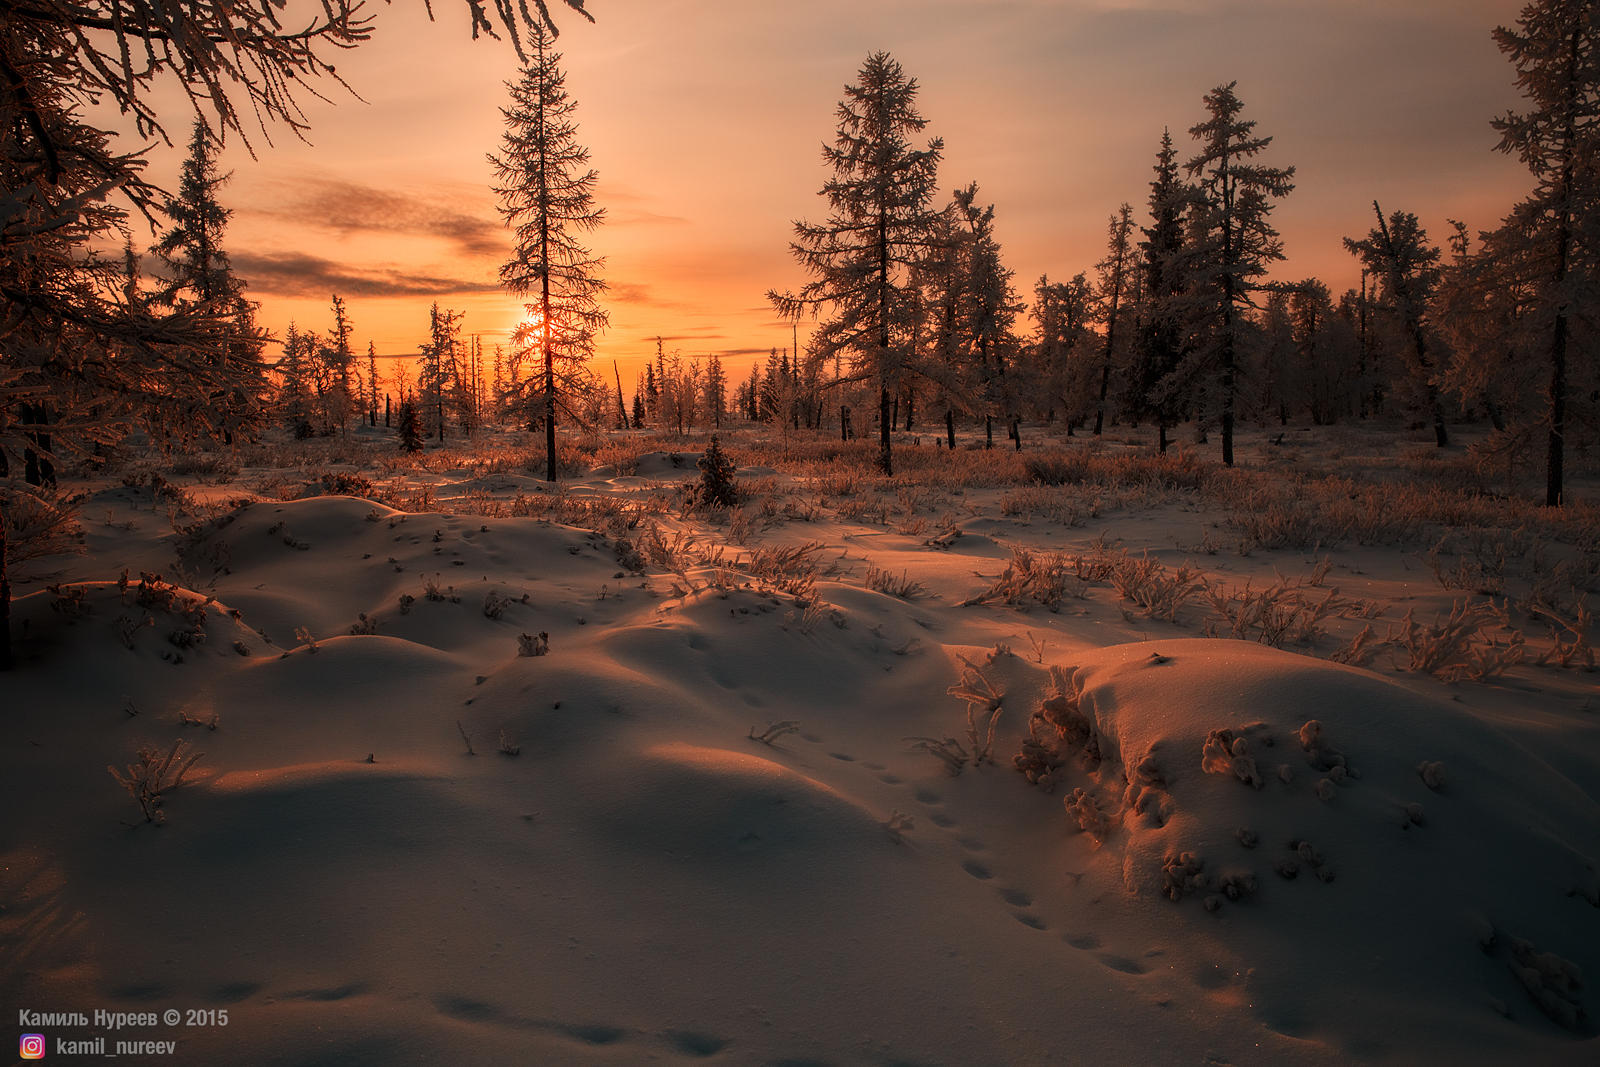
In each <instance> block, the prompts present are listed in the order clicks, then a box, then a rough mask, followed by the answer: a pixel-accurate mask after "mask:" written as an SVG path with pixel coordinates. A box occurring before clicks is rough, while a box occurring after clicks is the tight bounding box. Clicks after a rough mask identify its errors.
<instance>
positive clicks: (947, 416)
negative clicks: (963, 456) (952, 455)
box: [944, 408, 956, 452]
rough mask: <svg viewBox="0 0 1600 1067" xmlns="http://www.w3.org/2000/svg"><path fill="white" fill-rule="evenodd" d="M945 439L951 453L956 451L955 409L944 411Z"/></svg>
mask: <svg viewBox="0 0 1600 1067" xmlns="http://www.w3.org/2000/svg"><path fill="white" fill-rule="evenodd" d="M944 439H945V443H946V444H948V445H949V446H950V451H952V452H954V451H955V450H956V413H955V409H954V408H945V409H944Z"/></svg>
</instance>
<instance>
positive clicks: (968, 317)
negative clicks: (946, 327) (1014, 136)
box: [948, 182, 1023, 447]
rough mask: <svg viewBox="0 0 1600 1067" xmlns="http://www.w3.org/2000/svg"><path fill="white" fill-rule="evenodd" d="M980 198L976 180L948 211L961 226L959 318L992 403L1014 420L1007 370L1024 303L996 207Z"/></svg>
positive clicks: (959, 193) (996, 410)
mask: <svg viewBox="0 0 1600 1067" xmlns="http://www.w3.org/2000/svg"><path fill="white" fill-rule="evenodd" d="M977 196H978V183H977V182H971V183H969V184H968V185H967V186H966V188H964V189H957V190H956V192H955V195H954V197H953V199H952V201H951V204H950V207H949V209H948V212H949V214H951V215H953V216H954V218H955V219H956V220H957V225H958V226H959V227H960V228H961V230H962V239H961V240H960V241H959V242H958V243H957V245H956V261H955V269H956V271H957V272H959V274H960V275H961V280H960V281H959V282H958V283H957V295H956V298H955V299H956V308H957V314H956V318H957V322H958V324H959V326H958V329H959V331H960V333H961V334H962V335H963V336H962V340H963V342H964V343H965V345H966V347H967V350H968V352H969V358H970V359H972V360H973V361H974V362H975V364H976V367H977V372H978V380H979V381H980V382H981V383H982V392H983V396H984V398H985V400H986V401H987V406H988V407H989V408H990V409H991V411H992V412H994V413H998V414H1004V415H1006V416H1008V417H1011V418H1013V419H1014V418H1015V413H1016V405H1017V386H1016V383H1015V382H1014V381H1010V380H1008V379H1007V377H1006V369H1007V364H1008V363H1009V362H1010V358H1011V356H1012V355H1013V354H1014V352H1015V349H1016V347H1017V338H1016V333H1015V324H1016V317H1017V312H1018V311H1020V310H1021V309H1022V307H1023V305H1021V304H1019V303H1018V302H1017V298H1016V293H1015V291H1014V290H1013V289H1012V286H1011V279H1012V278H1013V277H1014V276H1015V275H1014V273H1013V272H1012V271H1011V270H1008V269H1007V268H1006V266H1005V265H1004V264H1003V263H1002V262H1001V260H1000V242H999V241H998V240H996V239H995V236H994V205H993V204H991V205H989V206H988V207H985V208H979V207H978V206H977V203H976V200H977ZM1012 378H1015V375H1012ZM1019 447H1020V442H1019Z"/></svg>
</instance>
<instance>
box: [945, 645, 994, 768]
mask: <svg viewBox="0 0 1600 1067" xmlns="http://www.w3.org/2000/svg"><path fill="white" fill-rule="evenodd" d="M956 658H957V659H959V660H961V662H962V664H963V665H964V666H963V669H962V671H961V680H960V681H959V682H957V683H956V684H955V685H953V686H951V687H950V688H949V689H947V690H945V692H947V693H949V694H950V695H951V696H953V697H959V698H960V699H962V700H965V701H966V702H967V740H968V741H969V742H971V744H972V762H973V763H974V764H982V763H985V762H988V763H993V762H994V732H995V727H996V726H997V725H998V724H999V722H1000V714H1001V712H1002V711H1004V710H1005V694H1004V693H1003V692H1001V691H1000V690H998V689H996V688H995V687H994V685H993V683H991V682H990V681H989V678H988V676H987V675H985V674H984V673H983V669H982V668H980V667H979V666H978V665H977V664H976V663H973V662H972V661H971V660H969V659H967V658H966V657H965V656H958V657H956ZM981 713H987V714H988V716H989V724H988V729H987V732H986V733H985V731H984V729H983V728H982V727H981V726H980V725H979V719H980V714H981ZM980 735H982V736H980Z"/></svg>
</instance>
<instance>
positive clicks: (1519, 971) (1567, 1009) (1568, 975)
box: [1511, 937, 1588, 1030]
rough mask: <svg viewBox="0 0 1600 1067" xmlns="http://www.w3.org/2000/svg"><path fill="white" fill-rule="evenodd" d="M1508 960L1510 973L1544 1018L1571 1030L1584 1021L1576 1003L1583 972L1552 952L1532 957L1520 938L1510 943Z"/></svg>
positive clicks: (1531, 952)
mask: <svg viewBox="0 0 1600 1067" xmlns="http://www.w3.org/2000/svg"><path fill="white" fill-rule="evenodd" d="M1511 956H1512V958H1513V959H1514V960H1515V961H1516V963H1515V964H1514V965H1513V966H1512V968H1511V970H1512V973H1513V974H1515V975H1516V976H1517V977H1518V978H1519V979H1521V980H1522V986H1523V988H1524V989H1526V990H1527V991H1528V995H1529V996H1531V997H1533V999H1534V1002H1535V1003H1536V1004H1538V1005H1539V1008H1540V1010H1542V1011H1543V1012H1544V1013H1545V1014H1546V1015H1548V1016H1550V1018H1552V1019H1554V1020H1555V1021H1556V1022H1558V1023H1560V1024H1561V1025H1562V1026H1565V1027H1567V1028H1568V1029H1572V1030H1576V1029H1577V1028H1578V1025H1579V1023H1581V1022H1582V1021H1583V1020H1584V1019H1587V1018H1588V1012H1586V1011H1584V1008H1583V1004H1582V1003H1580V1002H1579V1000H1578V994H1579V992H1581V991H1582V989H1583V971H1582V970H1580V969H1579V967H1578V965H1577V964H1576V963H1573V962H1572V961H1571V960H1566V959H1562V958H1561V957H1560V956H1558V955H1556V954H1555V953H1554V952H1543V953H1535V952H1534V951H1533V945H1531V944H1530V943H1528V942H1527V941H1524V940H1523V939H1522V938H1520V937H1514V938H1512V939H1511Z"/></svg>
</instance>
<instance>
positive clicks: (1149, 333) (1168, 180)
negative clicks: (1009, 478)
mask: <svg viewBox="0 0 1600 1067" xmlns="http://www.w3.org/2000/svg"><path fill="white" fill-rule="evenodd" d="M1153 169H1154V171H1155V175H1156V176H1155V180H1154V181H1152V182H1151V183H1150V198H1149V206H1150V226H1148V227H1145V228H1142V229H1141V232H1142V233H1143V234H1144V240H1143V241H1140V242H1139V252H1140V256H1141V260H1142V262H1141V264H1140V268H1141V270H1142V272H1143V278H1142V279H1141V280H1142V288H1143V290H1144V294H1145V299H1144V305H1143V308H1142V309H1141V312H1142V313H1141V317H1140V322H1139V337H1138V345H1137V350H1136V352H1135V355H1134V364H1133V368H1132V371H1131V373H1130V379H1131V380H1130V382H1129V388H1128V396H1129V403H1128V407H1129V414H1130V415H1132V416H1133V417H1134V418H1149V419H1153V420H1154V421H1155V423H1156V425H1157V430H1158V440H1159V444H1158V447H1159V450H1160V451H1161V452H1163V453H1164V452H1166V450H1167V430H1168V429H1169V428H1170V427H1172V426H1173V425H1174V424H1175V423H1177V422H1178V421H1179V420H1180V419H1181V418H1182V412H1183V398H1182V395H1181V393H1177V392H1168V391H1166V390H1164V389H1163V388H1162V383H1163V382H1164V381H1166V380H1167V376H1168V375H1170V374H1171V373H1172V372H1173V371H1174V370H1176V369H1177V367H1178V365H1179V364H1180V363H1181V362H1182V360H1183V356H1184V350H1183V338H1184V331H1183V329H1182V323H1183V318H1184V305H1185V298H1186V296H1187V282H1186V279H1185V277H1184V272H1183V270H1182V263H1181V259H1182V254H1183V251H1184V242H1185V235H1184V219H1185V216H1186V214H1187V213H1188V211H1189V208H1190V206H1191V205H1192V203H1193V201H1194V198H1195V197H1194V189H1193V188H1192V187H1191V186H1190V185H1188V184H1187V183H1186V182H1184V181H1183V179H1182V178H1180V177H1179V175H1178V152H1177V149H1175V148H1174V147H1173V145H1172V134H1171V133H1170V132H1169V131H1166V130H1163V131H1162V133H1161V148H1160V150H1159V151H1158V152H1157V153H1156V164H1155V167H1154V168H1153Z"/></svg>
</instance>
